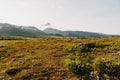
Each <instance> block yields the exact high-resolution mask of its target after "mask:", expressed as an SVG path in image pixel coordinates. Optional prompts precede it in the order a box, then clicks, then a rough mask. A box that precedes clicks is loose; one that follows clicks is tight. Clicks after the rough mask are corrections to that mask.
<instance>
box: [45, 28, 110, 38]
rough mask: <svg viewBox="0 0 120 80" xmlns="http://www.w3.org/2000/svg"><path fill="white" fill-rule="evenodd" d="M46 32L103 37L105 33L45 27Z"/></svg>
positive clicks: (69, 35) (70, 35)
mask: <svg viewBox="0 0 120 80" xmlns="http://www.w3.org/2000/svg"><path fill="white" fill-rule="evenodd" d="M43 31H44V32H45V33H47V34H60V35H62V36H64V37H105V36H110V35H107V34H101V33H94V32H87V31H61V30H57V29H53V28H46V29H44V30H43Z"/></svg>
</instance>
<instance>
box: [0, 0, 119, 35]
mask: <svg viewBox="0 0 120 80" xmlns="http://www.w3.org/2000/svg"><path fill="white" fill-rule="evenodd" d="M47 22H50V23H51V26H43V25H44V24H46V23H47ZM0 23H10V24H16V25H24V26H36V27H38V28H40V29H44V28H46V27H52V28H57V29H61V30H81V31H92V32H101V33H110V34H120V29H119V28H120V0H0ZM41 25H42V26H41Z"/></svg>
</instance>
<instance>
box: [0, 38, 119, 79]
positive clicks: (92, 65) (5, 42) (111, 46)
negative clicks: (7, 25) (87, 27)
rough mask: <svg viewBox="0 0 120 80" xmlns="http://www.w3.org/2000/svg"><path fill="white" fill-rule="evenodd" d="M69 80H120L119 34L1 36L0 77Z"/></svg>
mask: <svg viewBox="0 0 120 80" xmlns="http://www.w3.org/2000/svg"><path fill="white" fill-rule="evenodd" d="M12 38H13V39H12ZM70 79H71V80H81V79H82V80H86V79H87V80H88V79H92V80H96V79H99V80H107V79H108V80H120V37H119V36H118V37H104V38H47V37H46V38H23V37H22V38H19V37H16V38H15V37H1V38H0V80H70Z"/></svg>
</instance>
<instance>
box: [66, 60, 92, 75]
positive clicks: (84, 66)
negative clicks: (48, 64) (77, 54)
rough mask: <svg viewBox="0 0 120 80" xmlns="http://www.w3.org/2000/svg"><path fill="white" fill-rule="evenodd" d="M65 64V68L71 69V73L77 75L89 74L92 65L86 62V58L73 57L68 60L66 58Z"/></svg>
mask: <svg viewBox="0 0 120 80" xmlns="http://www.w3.org/2000/svg"><path fill="white" fill-rule="evenodd" d="M65 62H66V66H67V68H68V69H69V70H70V71H72V72H73V73H75V74H77V75H79V76H85V75H86V74H90V72H91V70H92V67H91V64H90V63H88V62H87V61H86V60H81V59H75V60H70V59H66V61H65Z"/></svg>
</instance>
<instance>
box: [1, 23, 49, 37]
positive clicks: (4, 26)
mask: <svg viewBox="0 0 120 80" xmlns="http://www.w3.org/2000/svg"><path fill="white" fill-rule="evenodd" d="M0 35H9V36H25V37H39V36H40V35H47V34H46V33H45V32H43V31H41V30H39V29H37V28H36V27H33V26H28V27H25V26H16V25H11V24H8V23H0Z"/></svg>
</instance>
